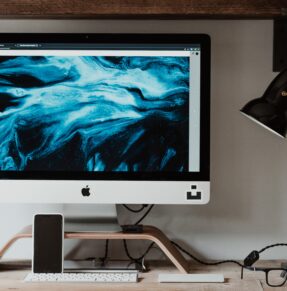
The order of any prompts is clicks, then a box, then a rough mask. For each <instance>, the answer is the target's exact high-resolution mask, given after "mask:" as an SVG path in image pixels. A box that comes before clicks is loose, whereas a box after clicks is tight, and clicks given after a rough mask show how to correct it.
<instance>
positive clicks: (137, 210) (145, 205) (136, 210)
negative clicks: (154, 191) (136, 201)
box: [122, 204, 147, 213]
mask: <svg viewBox="0 0 287 291" xmlns="http://www.w3.org/2000/svg"><path fill="white" fill-rule="evenodd" d="M122 205H123V207H124V208H126V209H127V210H128V211H130V212H133V213H139V212H142V211H143V210H144V209H145V208H146V207H147V204H143V205H142V207H141V208H139V209H132V208H130V207H129V206H127V205H126V204H122Z"/></svg>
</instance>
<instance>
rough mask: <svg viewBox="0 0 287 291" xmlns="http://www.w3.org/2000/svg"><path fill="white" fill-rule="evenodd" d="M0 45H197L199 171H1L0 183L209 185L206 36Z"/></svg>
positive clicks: (76, 38)
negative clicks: (86, 181)
mask: <svg viewBox="0 0 287 291" xmlns="http://www.w3.org/2000/svg"><path fill="white" fill-rule="evenodd" d="M0 42H2V43H18V42H21V43H31V42H33V43H34V42H38V43H95V44H96V43H110V44H115V45H117V44H123V43H126V44H146V43H149V44H186V45H192V44H193V45H194V44H199V45H200V49H201V60H200V64H201V69H200V80H201V83H200V92H201V98H200V170H199V172H78V171H69V172H68V171H0V179H17V180H95V181H97V180H101V181H104V180H122V181H129V180H135V181H145V180H148V181H209V179H210V37H209V36H208V35H206V34H99V33H97V34H70V33H40V34H39V33H0Z"/></svg>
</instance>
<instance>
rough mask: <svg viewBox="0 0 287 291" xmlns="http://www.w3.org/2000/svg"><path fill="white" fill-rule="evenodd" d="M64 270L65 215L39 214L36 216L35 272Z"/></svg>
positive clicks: (59, 271) (58, 271)
mask: <svg viewBox="0 0 287 291" xmlns="http://www.w3.org/2000/svg"><path fill="white" fill-rule="evenodd" d="M62 271H63V217H62V215H59V214H37V215H35V218H34V257H33V272H34V273H61V272H62Z"/></svg>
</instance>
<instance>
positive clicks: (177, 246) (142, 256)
mask: <svg viewBox="0 0 287 291" xmlns="http://www.w3.org/2000/svg"><path fill="white" fill-rule="evenodd" d="M153 207H154V204H152V205H150V207H149V208H148V210H147V211H146V212H145V213H144V215H143V216H142V217H141V218H140V219H139V220H138V221H137V222H136V223H135V224H134V225H138V224H139V223H140V222H142V221H143V220H144V219H145V218H146V216H147V215H148V214H149V213H150V212H151V210H152V209H153ZM123 243H124V249H125V253H126V255H127V257H128V258H129V259H130V260H133V261H135V262H139V261H141V260H143V259H144V258H145V256H146V255H147V254H148V253H149V251H150V250H151V249H152V247H153V245H154V242H152V243H150V244H149V246H148V247H147V249H146V250H145V251H144V253H143V254H142V255H141V256H139V257H137V258H136V257H133V256H132V255H131V254H130V252H129V250H128V245H127V242H126V240H123ZM171 243H172V244H173V245H174V246H175V247H176V248H178V249H179V250H180V251H181V252H183V253H184V254H186V255H188V256H189V257H190V258H192V259H193V260H195V261H196V262H198V263H200V264H203V265H210V266H214V265H220V264H226V263H234V264H236V265H238V266H240V267H242V266H243V265H242V264H241V263H240V262H239V261H236V260H223V261H218V262H211V263H210V262H205V261H203V260H201V259H199V258H197V257H196V256H194V255H192V254H191V253H189V252H188V251H187V250H185V249H184V248H183V247H182V246H180V245H179V244H178V243H176V242H174V241H171Z"/></svg>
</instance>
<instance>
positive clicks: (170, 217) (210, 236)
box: [0, 20, 287, 259]
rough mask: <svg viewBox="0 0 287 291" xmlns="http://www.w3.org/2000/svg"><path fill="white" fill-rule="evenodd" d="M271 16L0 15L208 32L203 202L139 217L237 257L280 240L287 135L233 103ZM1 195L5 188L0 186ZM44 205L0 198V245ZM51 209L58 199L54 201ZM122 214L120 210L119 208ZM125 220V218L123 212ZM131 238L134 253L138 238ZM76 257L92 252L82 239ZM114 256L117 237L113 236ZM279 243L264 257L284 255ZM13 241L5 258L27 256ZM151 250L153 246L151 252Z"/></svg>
mask: <svg viewBox="0 0 287 291" xmlns="http://www.w3.org/2000/svg"><path fill="white" fill-rule="evenodd" d="M272 26H273V24H272V21H250V20H244V21H79V20H74V21H38V20H35V21H21V20H17V21H15V20H1V21H0V31H1V32H135V33H136V32H147V33H148V32H170V33H171V32H185V33H192V32H197V33H208V34H210V36H211V38H212V86H211V96H212V107H211V114H212V116H211V132H212V136H211V162H212V165H211V177H212V178H211V180H212V195H211V202H210V203H209V204H208V205H205V206H156V207H155V208H154V210H153V212H152V213H151V215H150V216H149V217H148V218H147V219H146V221H145V222H146V223H150V224H155V225H157V226H159V227H160V228H162V229H163V230H164V231H165V232H166V233H167V234H168V235H169V236H170V237H171V238H174V239H175V238H176V239H178V240H179V241H180V242H181V243H182V244H183V245H185V246H186V245H189V246H191V247H190V250H193V251H194V252H195V253H197V254H200V255H201V256H204V257H206V258H210V259H222V258H236V259H237V258H239V259H242V258H243V257H244V256H245V255H246V254H247V253H249V251H251V250H253V249H259V248H261V247H263V246H264V245H266V244H269V243H274V242H277V241H279V242H286V241H287V227H286V221H287V211H286V210H285V209H286V207H287V193H286V191H285V189H286V188H287V179H286V173H287V142H286V141H285V140H283V139H280V138H278V137H277V136H275V135H273V134H271V133H269V132H268V131H267V130H264V129H263V128H261V127H259V126H258V125H256V124H254V123H252V122H251V121H249V120H247V118H245V117H244V116H242V115H241V114H240V113H239V109H240V108H241V107H242V106H243V105H244V104H245V103H246V102H247V101H248V100H250V99H252V98H255V97H259V96H261V95H262V94H263V91H264V89H265V88H266V86H267V85H268V84H269V82H270V81H271V80H272V78H273V77H274V76H275V74H274V73H272V37H273V35H272ZM1 194H3V195H7V194H6V193H1ZM47 207H48V208H49V207H50V208H49V209H48V210H51V207H52V208H53V206H45V205H0V244H1V245H2V244H3V243H4V242H5V241H6V240H7V239H8V237H9V236H10V235H11V234H12V233H14V232H15V231H17V230H18V229H19V228H21V227H22V226H24V225H26V224H29V223H31V219H32V216H31V215H32V213H33V212H34V211H35V210H36V211H37V210H39V211H40V210H41V211H44V210H45V209H46V208H47ZM54 207H56V208H58V207H60V206H57V205H56V206H54ZM122 215H126V212H124V211H123V213H122ZM130 220H132V218H130ZM130 244H132V245H134V250H133V251H134V253H135V254H137V253H140V251H141V247H144V243H137V242H134V243H130ZM84 245H86V246H87V248H86V249H81V250H80V251H78V250H76V251H75V254H76V256H77V257H82V256H88V255H95V254H100V253H101V252H102V251H103V250H102V249H101V247H102V246H103V243H96V242H88V243H86V244H84ZM112 245H113V252H112V254H113V255H114V256H117V257H118V256H121V254H122V253H123V252H122V244H121V243H120V242H118V243H115V242H114V243H113V244H112ZM283 251H284V249H282V248H281V249H279V250H272V251H271V250H270V251H268V252H267V253H266V255H265V256H264V258H284V256H282V252H283ZM30 254H31V243H30V242H29V241H26V242H21V243H18V244H17V245H16V246H15V248H14V249H13V250H12V251H11V252H9V254H8V256H7V257H24V258H25V257H29V256H30ZM153 255H154V256H158V255H159V252H157V251H154V252H153Z"/></svg>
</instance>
